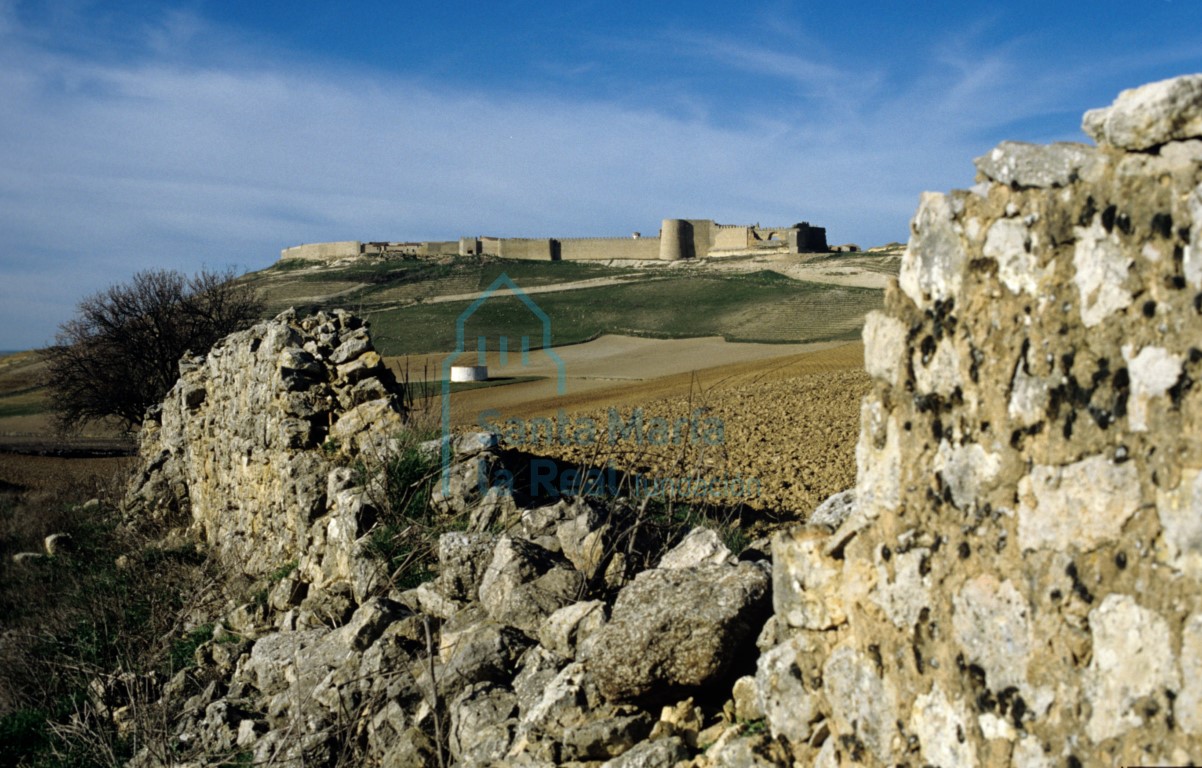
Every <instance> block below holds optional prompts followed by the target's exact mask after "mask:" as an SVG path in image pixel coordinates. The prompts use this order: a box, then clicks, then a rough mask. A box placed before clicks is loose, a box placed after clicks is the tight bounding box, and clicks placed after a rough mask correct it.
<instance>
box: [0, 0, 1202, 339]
mask: <svg viewBox="0 0 1202 768" xmlns="http://www.w3.org/2000/svg"><path fill="white" fill-rule="evenodd" d="M1199 32H1202V3H1198V2H1195V1H1194V0H1189V1H1188V2H1186V1H1185V0H1172V1H1170V0H1144V2H1139V3H1130V2H1108V1H1105V0H1103V1H1098V2H1071V3H1070V2H1062V3H1047V2H1038V3H1036V2H1006V3H999V2H990V3H974V2H963V1H962V2H927V3H900V2H879V3H867V2H859V3H858V2H844V3H816V2H801V1H796V2H790V1H788V0H778V1H776V2H754V1H752V2H740V3H734V2H705V1H704V0H697V1H694V2H688V3H684V2H661V3H648V2H639V3H634V2H629V3H627V2H593V1H591V0H590V1H587V2H578V1H575V0H559V1H558V2H554V3H543V2H504V1H503V0H494V1H493V2H487V3H485V2H480V3H463V2H458V3H457V2H442V3H437V2H435V3H431V2H423V3H409V2H397V3H339V4H334V3H319V2H306V1H304V0H292V1H290V2H286V3H285V2H254V3H246V2H239V3H233V2H228V3H224V2H223V3H218V2H205V1H204V0H190V1H189V2H119V1H115V2H83V1H74V2H73V1H72V0H60V2H54V3H35V2H20V1H18V0H0V105H3V117H2V119H0V349H20V348H28V347H32V346H38V345H42V344H46V343H49V342H51V341H52V340H53V336H54V331H55V328H56V326H57V325H58V324H59V323H60V322H62V321H63V320H66V319H67V318H69V317H70V316H71V314H72V312H73V308H74V306H75V304H76V302H77V301H78V300H79V299H80V298H82V297H84V296H85V295H88V294H90V293H93V292H95V291H97V290H100V289H102V288H104V287H106V286H107V285H109V284H111V283H114V282H120V281H123V280H125V279H127V278H128V277H129V276H130V275H132V274H133V273H134V272H135V271H137V270H139V269H145V268H150V267H168V268H175V269H180V270H184V271H192V270H195V269H197V268H200V267H202V266H204V267H210V268H219V269H220V268H225V267H227V266H233V267H235V268H239V269H259V268H262V267H265V266H267V265H269V264H270V263H271V262H272V261H273V260H274V259H275V258H276V257H277V256H278V254H279V250H280V249H281V248H283V247H286V246H289V245H295V244H298V243H303V242H319V241H324V240H343V239H354V240H385V239H453V238H455V237H458V236H459V235H461V234H493V235H529V236H584V235H596V236H604V235H625V234H628V233H629V232H631V231H634V230H640V231H643V232H654V231H655V230H656V229H657V227H658V225H659V221H660V220H661V219H662V218H664V217H668V216H672V217H690V218H714V219H717V220H718V221H721V222H724V223H753V222H761V223H764V224H784V223H792V222H794V221H799V220H808V221H810V222H812V223H815V224H819V225H823V226H825V227H827V232H828V236H829V238H830V239H831V241H832V242H836V243H842V242H857V243H859V244H861V245H865V246H868V245H875V244H881V243H884V242H888V241H890V240H904V239H905V237H906V234H907V224H908V221H909V218H910V216H911V215H912V213H913V211H914V208H915V207H916V205H917V201H918V195H919V193H920V192H921V191H923V190H930V189H934V190H945V189H949V188H952V187H963V186H967V185H969V184H971V183H972V181H973V167H972V163H971V161H972V158H973V157H976V156H978V155H981V154H983V153H984V152H986V151H987V150H988V149H989V148H991V147H992V146H994V145H995V144H997V143H998V142H999V141H1001V140H1003V139H1015V140H1024V141H1035V142H1048V141H1058V140H1085V138H1084V136H1083V134H1081V132H1080V129H1079V124H1080V117H1081V113H1082V112H1083V111H1084V110H1086V109H1088V108H1091V107H1098V106H1105V105H1107V104H1109V103H1110V102H1111V101H1112V100H1113V98H1114V96H1115V95H1116V94H1117V93H1118V91H1120V90H1121V89H1123V88H1128V87H1132V86H1136V85H1139V84H1141V83H1144V82H1149V81H1152V80H1158V79H1162V78H1165V77H1171V76H1173V75H1177V74H1183V73H1186V72H1197V71H1202V35H1200V34H1199Z"/></svg>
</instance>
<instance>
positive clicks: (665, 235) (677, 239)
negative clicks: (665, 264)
mask: <svg viewBox="0 0 1202 768" xmlns="http://www.w3.org/2000/svg"><path fill="white" fill-rule="evenodd" d="M690 229H691V227H689V223H688V222H687V221H685V220H684V219H664V222H663V225H662V226H661V227H660V230H659V257H660V258H661V259H663V260H664V261H679V260H680V259H684V258H687V257H688V252H689V248H690V247H691V246H692V245H693V235H692V232H690V231H689V230H690Z"/></svg>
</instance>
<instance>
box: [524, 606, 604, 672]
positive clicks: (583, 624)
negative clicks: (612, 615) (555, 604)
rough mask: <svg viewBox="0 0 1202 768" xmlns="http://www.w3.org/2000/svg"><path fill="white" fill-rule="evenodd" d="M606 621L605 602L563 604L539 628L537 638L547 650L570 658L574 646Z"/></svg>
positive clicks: (573, 655)
mask: <svg viewBox="0 0 1202 768" xmlns="http://www.w3.org/2000/svg"><path fill="white" fill-rule="evenodd" d="M605 621H606V610H605V603H603V602H601V601H600V600H586V601H584V602H581V603H573V604H572V605H565V606H564V607H563V608H560V609H559V610H558V611H556V612H555V613H553V614H551V615H550V616H548V617H547V620H546V621H544V622H543V624H542V626H541V627H539V628H538V642H539V644H540V645H542V647H544V648H546V649H547V650H548V651H551V652H552V653H556V654H558V655H559V656H561V657H562V658H565V659H572V658H575V657H576V649H577V648H578V647H580V646H582V645H583V644H584V642H585V641H586V640H588V638H589V637H590V636H592V635H595V634H596V633H597V630H599V629H600V628H601V627H602V626H604V624H605Z"/></svg>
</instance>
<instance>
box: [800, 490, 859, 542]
mask: <svg viewBox="0 0 1202 768" xmlns="http://www.w3.org/2000/svg"><path fill="white" fill-rule="evenodd" d="M855 509H856V489H855V488H854V487H852V488H848V489H847V490H846V491H840V492H839V493H836V494H835V495H834V496H831V497H830V498H828V499H827V500H826V501H824V502H822V503H821V504H819V505H818V507H817V509H815V510H814V511H813V512H811V513H810V516H809V517H808V518H806V525H807V526H809V527H811V528H816V529H820V530H825V531H827V532H828V533H833V532H834V531H835V530H837V529H838V528H839V526H841V525H843V521H845V520H846V519H847V518H848V517H850V516H851V515H852V513H854V512H855Z"/></svg>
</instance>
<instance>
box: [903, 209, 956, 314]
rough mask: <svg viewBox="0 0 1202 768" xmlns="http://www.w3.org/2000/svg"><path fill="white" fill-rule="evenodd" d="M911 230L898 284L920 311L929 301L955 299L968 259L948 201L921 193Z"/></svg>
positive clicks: (928, 304) (929, 303)
mask: <svg viewBox="0 0 1202 768" xmlns="http://www.w3.org/2000/svg"><path fill="white" fill-rule="evenodd" d="M912 229H913V234H912V235H911V237H910V244H909V247H908V248H907V249H906V253H905V256H903V257H902V264H901V272H900V274H899V275H898V285H899V286H900V287H901V289H902V291H904V292H905V294H906V295H907V296H909V297H910V299H911V300H912V301H913V302H914V303H915V304H917V305H918V306H919V307H922V308H924V309H925V308H927V307H929V306H930V305H931V304H932V303H933V302H936V301H946V300H948V299H951V298H955V297H956V296H957V295H958V294H959V292H960V285H961V283H962V282H963V278H964V270H965V268H966V266H967V262H968V258H967V256H966V255H965V253H964V249H963V247H962V246H961V244H960V236H959V234H958V233H957V232H956V229H955V218H954V216H953V213H952V205H951V201H950V200H949V199H948V198H947V197H946V196H945V195H942V194H938V193H934V192H924V193H923V195H922V200H921V202H920V203H919V204H918V213H917V214H915V216H914V223H913V225H912Z"/></svg>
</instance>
